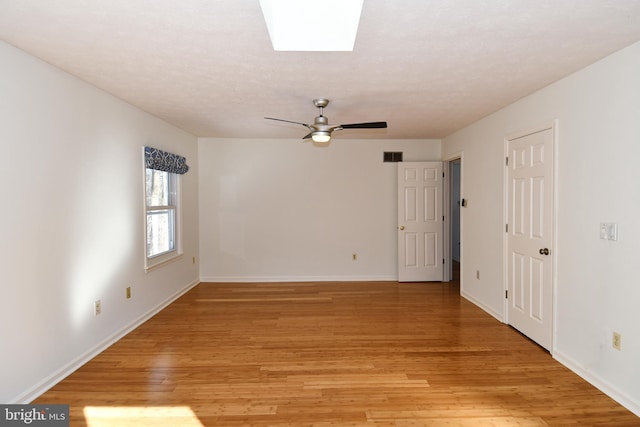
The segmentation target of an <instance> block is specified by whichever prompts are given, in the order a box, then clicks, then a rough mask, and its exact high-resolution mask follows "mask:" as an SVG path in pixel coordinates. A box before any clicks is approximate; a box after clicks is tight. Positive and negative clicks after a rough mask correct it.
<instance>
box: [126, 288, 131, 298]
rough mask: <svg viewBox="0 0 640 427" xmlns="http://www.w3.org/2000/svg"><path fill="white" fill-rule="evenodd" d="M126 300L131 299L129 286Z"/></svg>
mask: <svg viewBox="0 0 640 427" xmlns="http://www.w3.org/2000/svg"><path fill="white" fill-rule="evenodd" d="M126 294H127V299H129V298H131V286H127V293H126Z"/></svg>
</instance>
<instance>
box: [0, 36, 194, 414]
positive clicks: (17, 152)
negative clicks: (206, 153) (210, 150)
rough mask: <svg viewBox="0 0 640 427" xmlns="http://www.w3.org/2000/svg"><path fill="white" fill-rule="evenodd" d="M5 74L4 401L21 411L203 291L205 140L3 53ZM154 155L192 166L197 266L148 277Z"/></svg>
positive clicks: (1, 74)
mask: <svg viewBox="0 0 640 427" xmlns="http://www.w3.org/2000/svg"><path fill="white" fill-rule="evenodd" d="M0 64H2V66H1V67H0V94H1V95H0V148H1V149H2V153H3V154H2V162H0V177H1V182H2V188H3V191H2V200H3V206H2V209H0V236H2V244H1V245H0V287H1V289H2V298H0V331H1V333H0V342H1V344H0V346H1V349H0V357H1V363H0V402H3V403H14V402H16V403H17V402H27V401H29V400H30V399H32V398H34V397H36V396H37V395H38V394H40V393H41V392H43V391H44V389H45V388H46V387H47V386H50V385H52V384H53V383H55V382H56V381H57V380H59V379H61V377H62V376H64V375H65V374H66V373H69V372H70V370H73V369H74V368H76V367H78V366H79V364H81V363H82V362H83V361H85V360H87V358H89V357H91V356H92V355H93V354H95V352H96V351H98V350H100V349H102V348H104V346H105V345H107V344H109V343H111V342H112V341H113V340H114V339H116V338H117V337H118V336H120V335H121V334H122V333H124V332H126V331H127V330H128V329H129V328H131V327H132V325H135V324H136V323H137V322H138V321H140V320H142V319H144V318H146V316H148V315H149V314H150V313H153V312H154V310H156V309H157V308H158V307H160V306H162V305H163V304H165V303H166V302H168V301H169V300H170V299H171V298H172V297H174V296H175V295H177V294H179V293H180V292H182V291H183V290H185V289H186V288H188V287H189V286H190V285H192V284H194V283H197V280H198V270H197V265H193V264H192V257H193V256H195V255H197V251H198V234H197V224H198V209H197V206H198V202H197V175H198V171H197V163H198V162H197V140H196V138H195V137H194V136H192V135H189V134H186V133H185V132H183V131H180V130H178V129H176V128H175V127H172V126H170V125H168V124H166V123H164V122H162V121H160V120H158V119H156V118H154V117H152V116H150V115H148V114H145V113H143V112H141V111H140V110H138V109H136V108H134V107H132V106H130V105H128V104H126V103H124V102H122V101H120V100H118V99H116V98H114V97H112V96H111V95H108V94H106V93H104V92H102V91H100V90H98V89H96V88H95V87H93V86H91V85H88V84H86V83H84V82H82V81H80V80H78V79H76V78H74V77H72V76H70V75H68V74H66V73H64V72H62V71H60V70H58V69H56V68H54V67H51V66H50V65H47V64H45V63H43V62H41V61H39V60H37V59H35V58H33V57H32V56H29V55H27V54H25V53H24V52H22V51H19V50H17V49H15V48H13V47H11V46H9V45H7V44H5V43H3V42H0ZM146 144H150V145H154V146H157V147H158V148H163V149H166V150H169V151H173V152H176V153H179V154H182V155H185V156H186V157H187V158H188V163H190V165H191V166H192V171H190V172H189V173H188V174H187V175H185V176H184V179H183V183H182V184H183V208H184V230H183V231H184V241H183V242H184V253H185V257H184V259H182V260H180V261H178V262H175V263H173V264H170V265H167V266H166V267H164V268H161V269H159V270H157V271H153V272H150V273H148V274H145V272H144V264H143V261H144V250H145V249H144V232H143V225H144V214H143V210H142V208H143V198H142V197H143V169H142V147H143V146H144V145H146ZM127 286H132V291H133V298H132V299H130V300H126V299H125V288H126V287H127ZM97 299H101V300H102V314H101V315H100V316H97V317H95V316H94V315H93V302H94V300H97Z"/></svg>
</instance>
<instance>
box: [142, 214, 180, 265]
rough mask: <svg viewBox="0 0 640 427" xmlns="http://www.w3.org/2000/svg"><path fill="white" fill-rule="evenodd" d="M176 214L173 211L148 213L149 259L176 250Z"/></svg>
mask: <svg viewBox="0 0 640 427" xmlns="http://www.w3.org/2000/svg"><path fill="white" fill-rule="evenodd" d="M174 223H175V213H174V210H173V209H162V210H157V211H149V212H147V257H153V256H156V255H160V254H163V253H165V252H169V251H172V250H174V249H175V242H174V237H173V236H174V233H173V231H174Z"/></svg>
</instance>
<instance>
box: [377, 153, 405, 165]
mask: <svg viewBox="0 0 640 427" xmlns="http://www.w3.org/2000/svg"><path fill="white" fill-rule="evenodd" d="M382 161H383V162H385V163H389V162H401V161H402V151H385V152H384V156H383V157H382Z"/></svg>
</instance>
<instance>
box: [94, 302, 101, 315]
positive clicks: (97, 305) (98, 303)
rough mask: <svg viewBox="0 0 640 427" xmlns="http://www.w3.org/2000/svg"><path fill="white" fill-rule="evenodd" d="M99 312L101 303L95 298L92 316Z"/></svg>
mask: <svg viewBox="0 0 640 427" xmlns="http://www.w3.org/2000/svg"><path fill="white" fill-rule="evenodd" d="M100 313H102V303H101V302H100V300H97V301H96V302H94V303H93V314H94V316H97V315H99V314H100Z"/></svg>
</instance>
